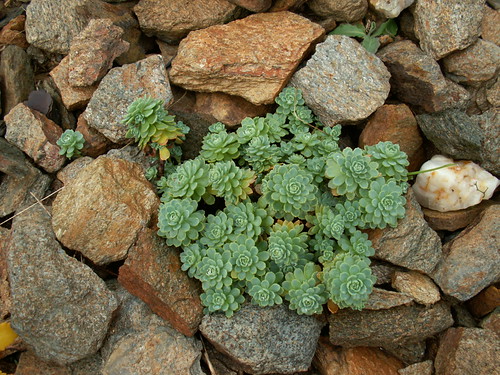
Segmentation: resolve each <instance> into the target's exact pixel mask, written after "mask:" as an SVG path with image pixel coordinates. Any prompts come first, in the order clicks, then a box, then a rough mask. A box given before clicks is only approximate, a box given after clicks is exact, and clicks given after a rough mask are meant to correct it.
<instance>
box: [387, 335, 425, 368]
mask: <svg viewBox="0 0 500 375" xmlns="http://www.w3.org/2000/svg"><path fill="white" fill-rule="evenodd" d="M384 350H385V351H387V352H388V353H390V354H392V355H393V356H394V357H396V358H398V359H400V360H401V361H403V362H404V363H415V362H420V361H423V360H424V358H425V353H426V350H427V345H426V342H425V340H422V341H417V342H413V343H409V344H392V345H391V344H387V345H385V346H384Z"/></svg>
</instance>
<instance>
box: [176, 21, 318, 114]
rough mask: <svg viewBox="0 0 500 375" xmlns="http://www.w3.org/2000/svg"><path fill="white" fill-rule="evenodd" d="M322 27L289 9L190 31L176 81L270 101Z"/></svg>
mask: <svg viewBox="0 0 500 375" xmlns="http://www.w3.org/2000/svg"><path fill="white" fill-rule="evenodd" d="M323 35H324V30H323V28H322V27H321V26H319V25H317V24H314V23H313V22H311V21H309V20H307V19H306V18H304V17H301V16H299V15H297V14H294V13H290V12H278V13H258V14H254V15H251V16H248V17H246V18H244V19H241V20H237V21H233V22H230V23H229V24H227V25H223V26H212V27H209V28H206V29H204V30H198V31H194V32H191V33H190V34H189V35H188V37H186V38H185V39H184V40H182V41H181V43H180V45H179V52H178V54H177V56H176V58H175V59H174V60H173V61H172V69H171V71H170V79H171V81H172V83H174V84H176V85H179V86H181V87H184V88H186V89H188V90H194V91H204V92H215V91H221V92H224V93H226V94H230V95H238V96H242V97H243V98H245V99H246V100H248V101H249V102H251V103H253V104H256V105H260V104H271V103H273V101H274V98H275V97H276V96H277V95H278V93H279V92H280V91H281V89H282V88H283V87H284V86H285V85H286V83H287V82H288V80H289V78H290V77H291V75H292V74H293V72H294V71H295V69H296V68H297V66H298V65H299V63H300V62H301V61H302V59H303V58H304V57H305V56H306V55H307V53H308V52H309V51H310V49H311V48H312V47H313V45H314V44H315V43H316V42H317V41H318V40H319V39H320V38H321V37H322V36H323Z"/></svg>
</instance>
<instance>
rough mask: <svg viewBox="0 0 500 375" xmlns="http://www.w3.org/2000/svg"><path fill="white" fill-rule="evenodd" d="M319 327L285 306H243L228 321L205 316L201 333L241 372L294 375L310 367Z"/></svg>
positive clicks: (311, 318) (316, 322) (220, 317)
mask: <svg viewBox="0 0 500 375" xmlns="http://www.w3.org/2000/svg"><path fill="white" fill-rule="evenodd" d="M322 325H323V324H322V323H320V322H319V321H318V320H317V319H316V318H314V317H312V316H306V315H298V314H297V313H296V312H295V311H291V310H289V309H288V307H286V306H284V305H277V306H272V307H266V308H262V307H259V306H255V305H250V304H245V305H243V306H242V307H241V309H240V310H239V311H237V312H236V313H235V314H234V315H233V316H232V317H231V318H226V316H225V315H224V314H212V315H205V317H204V318H203V321H202V323H201V325H200V331H201V333H202V334H203V336H205V337H206V338H207V339H208V340H209V341H210V342H211V343H212V344H213V345H214V346H215V348H216V349H217V350H218V351H220V352H221V353H223V354H225V355H228V356H229V357H231V359H232V360H234V361H235V362H236V363H237V364H238V365H239V368H240V369H241V370H243V371H246V372H250V373H252V374H268V373H274V372H278V373H293V372H300V371H306V370H307V369H308V368H309V366H310V364H311V361H312V358H313V356H314V352H315V350H316V344H317V342H318V338H319V334H320V331H321V327H322Z"/></svg>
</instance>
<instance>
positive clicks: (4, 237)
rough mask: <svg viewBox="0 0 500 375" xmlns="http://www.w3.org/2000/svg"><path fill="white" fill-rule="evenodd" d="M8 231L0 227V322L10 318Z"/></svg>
mask: <svg viewBox="0 0 500 375" xmlns="http://www.w3.org/2000/svg"><path fill="white" fill-rule="evenodd" d="M9 235H10V230H8V229H7V228H3V227H0V301H2V303H1V304H0V321H1V322H3V321H5V320H6V319H7V318H8V317H9V316H10V306H11V300H10V286H9V274H8V271H7V246H6V245H7V242H8V239H9Z"/></svg>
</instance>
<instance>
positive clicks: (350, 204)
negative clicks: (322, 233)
mask: <svg viewBox="0 0 500 375" xmlns="http://www.w3.org/2000/svg"><path fill="white" fill-rule="evenodd" d="M335 210H336V211H337V212H338V214H339V215H340V216H342V218H343V219H344V226H345V229H346V231H348V232H354V231H356V227H358V226H360V225H361V224H362V220H361V210H360V208H359V202H358V201H350V200H345V201H344V202H342V203H336V204H335Z"/></svg>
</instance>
